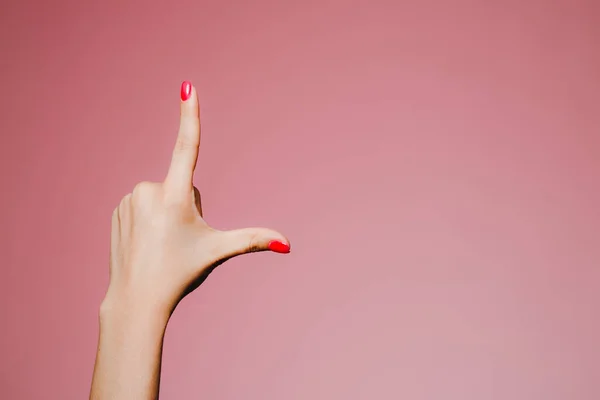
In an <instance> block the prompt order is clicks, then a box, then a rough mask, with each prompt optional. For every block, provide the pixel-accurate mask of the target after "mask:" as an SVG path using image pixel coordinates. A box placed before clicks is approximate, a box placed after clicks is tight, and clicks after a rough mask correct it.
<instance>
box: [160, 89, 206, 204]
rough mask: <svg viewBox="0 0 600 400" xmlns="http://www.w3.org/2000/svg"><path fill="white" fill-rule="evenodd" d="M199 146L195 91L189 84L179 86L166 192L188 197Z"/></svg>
mask: <svg viewBox="0 0 600 400" xmlns="http://www.w3.org/2000/svg"><path fill="white" fill-rule="evenodd" d="M199 146H200V110H199V106H198V95H197V93H196V89H195V88H194V86H193V85H192V84H191V83H190V82H187V81H186V82H183V83H182V84H181V120H180V123H179V133H178V135H177V141H176V142H175V148H174V149H173V157H172V159H171V166H170V167H169V172H168V173H167V177H166V179H165V185H166V187H167V190H169V191H170V192H171V194H173V195H175V196H189V193H190V191H191V190H192V187H193V183H192V179H193V175H194V168H196V160H197V159H198V148H199Z"/></svg>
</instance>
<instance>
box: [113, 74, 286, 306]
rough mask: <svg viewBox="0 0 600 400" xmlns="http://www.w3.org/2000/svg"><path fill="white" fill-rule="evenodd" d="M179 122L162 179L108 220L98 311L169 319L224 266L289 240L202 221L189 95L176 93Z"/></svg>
mask: <svg viewBox="0 0 600 400" xmlns="http://www.w3.org/2000/svg"><path fill="white" fill-rule="evenodd" d="M181 99H182V100H181V123H180V128H179V134H178V137H177V142H176V144H175V149H174V151H173V158H172V161H171V165H170V168H169V171H168V173H167V176H166V179H165V181H164V182H161V183H150V182H143V183H140V184H138V185H137V186H136V187H135V189H134V190H133V192H132V193H131V194H128V195H127V196H125V197H124V198H123V200H122V201H121V204H119V206H118V207H117V208H116V209H115V211H114V213H113V218H112V234H111V253H110V284H109V289H108V292H107V295H106V298H105V300H104V302H103V308H104V309H111V308H114V307H119V308H120V307H123V306H124V305H131V306H133V307H134V308H135V309H136V310H140V308H145V309H150V310H151V312H158V313H162V314H163V315H170V313H172V312H173V310H174V309H175V307H176V306H177V304H178V303H179V301H180V300H181V299H182V298H183V297H184V296H185V295H186V294H188V293H189V292H191V291H192V290H194V289H195V288H196V287H197V286H198V285H199V284H200V283H202V281H203V280H204V279H205V278H206V276H207V275H208V274H209V273H210V272H211V271H212V270H213V269H214V268H215V267H216V266H218V265H220V264H221V263H223V262H224V261H226V260H228V259H230V258H232V257H235V256H238V255H241V254H245V253H250V252H256V251H264V250H271V251H274V252H279V253H288V252H289V250H290V245H289V241H288V240H287V239H286V238H285V237H284V236H283V235H281V234H280V233H278V232H276V231H273V230H270V229H264V228H248V229H240V230H233V231H219V230H216V229H213V228H211V227H210V226H208V224H207V223H206V222H205V221H204V220H203V219H202V209H201V203H200V194H199V191H198V190H197V189H196V188H195V187H194V186H193V183H192V177H193V173H194V169H195V166H196V159H197V156H198V148H199V144H200V119H199V107H198V98H197V94H196V90H195V89H194V87H193V86H192V85H191V84H190V83H188V82H184V83H183V85H182V88H181Z"/></svg>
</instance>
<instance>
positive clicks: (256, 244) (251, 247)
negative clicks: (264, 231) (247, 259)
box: [247, 233, 261, 253]
mask: <svg viewBox="0 0 600 400" xmlns="http://www.w3.org/2000/svg"><path fill="white" fill-rule="evenodd" d="M260 250H261V247H260V241H259V235H258V234H257V233H253V234H251V235H250V238H249V240H248V248H247V251H248V253H256V252H258V251H260Z"/></svg>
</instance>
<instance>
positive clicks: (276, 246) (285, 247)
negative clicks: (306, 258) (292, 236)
mask: <svg viewBox="0 0 600 400" xmlns="http://www.w3.org/2000/svg"><path fill="white" fill-rule="evenodd" d="M269 250H271V251H274V252H275V253H284V254H285V253H289V252H290V245H289V244H285V243H283V242H280V241H278V240H273V241H272V242H270V243H269Z"/></svg>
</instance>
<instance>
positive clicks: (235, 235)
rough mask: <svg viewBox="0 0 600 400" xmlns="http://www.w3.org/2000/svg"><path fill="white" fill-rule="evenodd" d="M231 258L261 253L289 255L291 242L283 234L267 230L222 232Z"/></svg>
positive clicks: (247, 229)
mask: <svg viewBox="0 0 600 400" xmlns="http://www.w3.org/2000/svg"><path fill="white" fill-rule="evenodd" d="M222 234H223V236H224V237H222V238H221V239H222V240H223V242H224V243H223V245H224V246H226V247H227V249H228V250H229V251H227V252H228V253H229V257H235V256H238V255H242V254H246V253H255V252H259V251H273V252H275V253H289V252H290V242H289V240H287V238H286V237H285V236H283V235H282V234H281V233H279V232H277V231H274V230H272V229H266V228H244V229H235V230H232V231H225V232H222Z"/></svg>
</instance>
